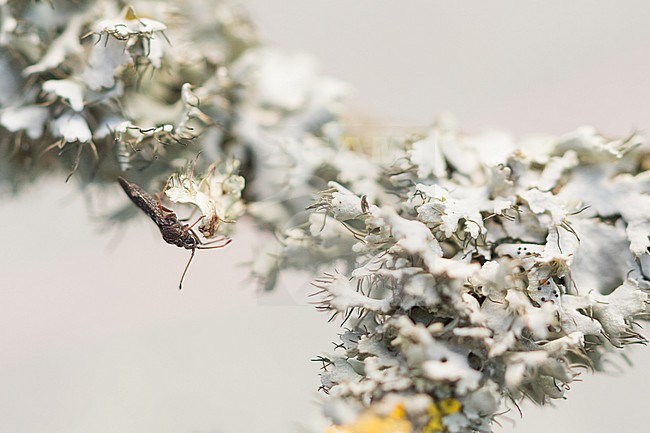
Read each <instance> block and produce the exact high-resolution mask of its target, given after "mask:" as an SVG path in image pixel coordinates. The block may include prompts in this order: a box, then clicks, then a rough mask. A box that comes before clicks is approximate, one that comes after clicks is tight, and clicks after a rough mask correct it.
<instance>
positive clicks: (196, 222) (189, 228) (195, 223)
mask: <svg viewBox="0 0 650 433" xmlns="http://www.w3.org/2000/svg"><path fill="white" fill-rule="evenodd" d="M202 219H203V215H201V216H200V217H199V218H198V219H197V220H196V221H194V222H193V223H192V225H191V226H185V227H184V228H183V230H184V231H188V230H192V227H194V226H195V225H197V224H198V222H199V221H201V220H202ZM192 233H194V232H192ZM194 234H195V235H196V233H194Z"/></svg>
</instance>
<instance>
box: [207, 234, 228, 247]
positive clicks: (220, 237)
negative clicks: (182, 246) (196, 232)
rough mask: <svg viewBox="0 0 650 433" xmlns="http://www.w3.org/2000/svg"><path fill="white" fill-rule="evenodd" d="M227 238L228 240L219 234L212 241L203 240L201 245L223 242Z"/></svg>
mask: <svg viewBox="0 0 650 433" xmlns="http://www.w3.org/2000/svg"><path fill="white" fill-rule="evenodd" d="M225 240H226V238H225V237H223V236H219V237H218V238H217V239H213V240H211V241H210V242H201V245H211V244H215V243H217V242H222V241H225Z"/></svg>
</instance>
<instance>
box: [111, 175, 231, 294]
mask: <svg viewBox="0 0 650 433" xmlns="http://www.w3.org/2000/svg"><path fill="white" fill-rule="evenodd" d="M117 180H118V182H119V183H120V186H122V189H123V190H124V192H125V193H126V195H127V196H129V198H130V199H131V201H132V202H133V203H134V204H135V205H136V206H137V207H139V208H140V209H141V210H142V211H143V212H144V213H146V214H147V215H148V216H149V218H151V219H152V220H153V222H155V223H156V225H157V226H158V229H159V230H160V234H161V235H162V238H163V240H164V241H165V242H167V243H168V244H172V245H176V246H177V247H180V248H185V249H188V250H192V255H191V256H190V260H189V261H188V262H187V265H186V266H185V270H184V271H183V275H182V276H181V281H180V284H179V285H178V288H179V289H182V288H183V279H184V278H185V273H186V272H187V269H188V268H189V266H190V263H191V262H192V259H193V258H194V253H195V252H196V250H197V249H200V250H207V249H214V248H223V247H225V246H226V245H228V244H229V243H230V242H231V240H230V239H228V240H227V241H226V242H225V243H224V244H222V245H217V246H212V247H209V246H207V245H206V244H204V243H203V242H202V241H201V239H200V238H199V237H198V235H197V234H196V233H195V232H194V230H192V227H193V226H194V224H196V223H194V224H192V225H191V226H189V225H187V224H183V223H182V222H180V221H179V220H178V217H177V216H176V214H175V213H174V212H173V211H172V210H170V209H167V208H165V207H164V206H163V205H162V204H160V201H159V200H154V198H153V197H151V195H149V193H148V192H146V191H145V190H144V189H142V188H141V187H139V186H138V185H136V184H134V183H131V182H129V181H128V180H126V179H124V178H123V177H118V178H117ZM202 217H203V216H201V217H200V218H199V219H198V220H197V222H198V221H200V220H201V218H202Z"/></svg>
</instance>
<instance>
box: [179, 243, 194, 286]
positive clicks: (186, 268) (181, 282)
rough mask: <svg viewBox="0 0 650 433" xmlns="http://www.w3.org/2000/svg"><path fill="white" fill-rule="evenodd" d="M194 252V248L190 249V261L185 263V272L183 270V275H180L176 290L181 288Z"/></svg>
mask: <svg viewBox="0 0 650 433" xmlns="http://www.w3.org/2000/svg"><path fill="white" fill-rule="evenodd" d="M195 252H196V248H194V249H192V255H191V256H190V259H189V260H188V261H187V265H185V270H183V275H181V281H180V282H179V283H178V290H181V289H182V288H183V279H184V278H185V274H186V273H187V270H188V268H189V267H190V263H192V259H193V258H194V253H195Z"/></svg>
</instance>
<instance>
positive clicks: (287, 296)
mask: <svg viewBox="0 0 650 433" xmlns="http://www.w3.org/2000/svg"><path fill="white" fill-rule="evenodd" d="M245 5H246V6H247V7H248V8H249V10H250V11H251V13H252V15H253V19H254V21H255V22H256V23H257V24H258V27H259V32H260V34H261V36H262V38H263V39H264V40H265V41H266V42H267V43H268V44H271V45H274V46H276V47H279V48H282V49H285V50H289V51H295V50H298V51H307V52H310V53H312V54H313V55H314V56H315V57H316V58H317V59H319V61H320V63H321V70H322V72H323V73H325V74H328V75H332V76H335V77H337V78H340V79H342V80H344V81H346V82H348V83H350V85H351V86H352V88H353V89H354V92H353V93H352V95H351V96H350V99H349V105H350V107H351V112H350V118H351V119H355V120H354V121H351V123H352V124H351V126H352V127H355V128H359V129H364V128H367V129H373V128H381V130H382V131H383V132H382V133H384V134H392V133H395V134H398V133H399V132H400V131H404V130H422V129H425V128H426V127H427V126H428V125H429V124H430V123H431V122H432V121H433V120H434V119H435V117H436V116H437V115H438V114H440V113H442V112H445V111H449V112H451V113H453V114H454V115H455V116H456V117H457V118H458V120H459V122H460V124H461V125H462V126H463V128H464V129H465V131H467V132H478V131H480V130H483V129H486V128H494V127H498V128H503V129H507V130H509V131H512V132H513V133H515V134H516V135H517V136H521V135H524V134H527V133H535V132H543V133H553V134H561V133H564V132H568V131H571V130H573V129H575V128H576V127H578V126H581V125H584V124H591V125H594V126H596V127H597V128H598V129H599V130H600V131H602V132H605V133H608V134H612V135H625V134H628V133H630V132H631V131H633V130H635V129H636V130H639V131H641V132H643V133H646V136H647V132H648V131H649V127H650V60H649V59H650V57H649V56H648V52H649V51H650V26H649V25H648V23H649V20H650V3H648V2H646V1H641V0H638V1H624V2H609V1H586V0H585V1H573V2H570V3H569V2H564V1H557V0H552V1H549V0H547V1H544V2H526V3H521V2H518V1H515V0H509V1H504V0H495V1H491V2H481V1H466V2H462V4H456V3H454V4H451V3H448V2H444V3H443V2H439V1H430V0H410V1H409V2H400V1H397V0H386V1H382V2H377V1H376V0H355V1H353V2H351V1H349V0H284V1H282V2H279V1H269V0H248V1H246V2H245ZM359 119H363V120H359ZM111 200H125V197H124V196H123V193H122V192H121V191H120V190H118V187H117V185H116V187H115V189H114V191H113V196H112V198H111ZM97 202H99V200H97ZM101 213H102V208H101V207H100V206H98V205H97V203H94V202H92V201H88V200H85V199H84V198H82V196H81V195H80V194H79V193H78V191H77V190H76V187H75V185H74V182H70V183H69V184H65V185H64V184H63V180H62V179H54V180H50V181H48V182H40V183H38V184H37V185H35V186H34V187H32V188H30V189H29V190H28V191H26V193H25V194H23V195H21V196H19V197H16V198H7V197H3V200H2V202H0V215H2V218H1V220H0V221H2V224H0V239H1V240H2V243H3V248H1V249H0V271H1V272H0V347H1V349H0V384H1V385H0V432H2V433H4V432H7V433H59V432H61V433H64V432H65V433H82V432H83V433H88V432H93V433H103V432H106V433H122V432H124V433H126V432H129V433H154V432H155V433H217V432H224V433H262V432H264V433H268V432H274V433H275V432H277V433H281V432H282V433H285V432H286V433H291V432H300V431H301V429H302V428H303V427H304V426H305V425H306V424H308V421H309V420H311V419H315V418H316V413H317V409H318V408H317V405H316V404H315V402H317V401H318V399H319V398H321V397H319V395H318V393H317V392H316V389H317V388H318V385H319V379H318V365H317V364H316V363H313V362H310V359H311V358H313V357H314V356H315V355H318V354H319V353H320V352H323V351H329V350H331V349H332V348H333V346H332V343H331V341H333V340H335V338H336V337H335V334H336V332H337V329H338V328H337V325H336V324H327V323H326V320H327V316H324V315H322V314H320V313H317V312H316V311H314V309H313V308H312V307H311V306H308V305H306V304H305V303H304V294H305V293H309V288H308V286H307V281H303V280H299V279H297V280H292V281H284V282H283V284H282V288H281V290H280V291H279V292H278V293H275V294H273V295H259V294H258V293H257V292H256V287H255V284H254V283H253V282H252V281H251V280H250V278H249V271H248V268H247V266H246V264H247V262H249V261H250V260H251V257H252V255H253V251H254V250H255V249H256V248H257V247H258V246H259V245H260V243H261V239H260V235H259V234H258V233H256V232H255V230H254V228H253V227H252V225H250V224H248V223H247V222H246V221H244V222H242V223H241V224H239V231H238V233H237V235H236V237H235V241H234V242H233V244H232V245H231V246H230V247H228V249H227V250H221V251H220V250H216V251H203V252H201V253H199V254H197V257H196V258H195V260H194V263H193V264H192V267H191V268H190V271H189V274H188V277H187V279H186V281H185V285H184V289H183V291H182V292H179V291H178V290H177V285H178V279H179V277H180V274H181V272H182V270H183V267H184V265H185V263H186V260H187V258H188V254H187V252H185V251H181V250H180V249H178V248H173V247H171V246H167V245H164V244H163V243H162V242H161V240H160V236H159V233H158V232H157V229H156V228H155V227H154V226H153V225H152V224H151V223H150V221H149V220H147V219H146V218H145V217H144V216H142V217H141V218H137V219H136V220H135V221H134V222H133V223H132V224H130V225H127V226H124V227H109V226H107V225H106V224H103V223H102V221H101ZM630 359H631V361H632V362H633V366H631V367H630V366H627V365H625V362H624V361H623V359H622V358H621V360H620V362H618V364H617V365H612V368H611V370H612V372H611V373H609V374H601V375H598V376H594V377H590V376H589V375H588V374H586V375H585V377H584V379H585V382H584V383H575V384H574V385H573V386H572V388H573V389H572V391H571V392H570V393H569V399H568V400H567V401H561V402H558V403H557V404H556V406H557V407H556V408H547V409H544V410H541V409H539V408H534V407H530V406H528V407H527V406H525V407H524V408H523V410H524V418H523V419H519V415H518V414H516V413H510V414H508V415H507V416H505V417H504V418H502V419H501V423H502V424H503V427H498V426H497V427H496V428H495V430H496V431H497V432H500V433H507V432H514V431H517V432H527V433H536V432H546V431H548V430H549V429H552V430H553V431H554V432H555V433H569V432H571V433H575V432H583V431H585V432H587V431H588V432H590V433H599V432H610V431H625V432H627V431H629V432H637V431H645V430H646V423H647V422H646V417H645V411H646V406H647V404H646V395H647V392H646V390H647V389H648V387H649V386H650V375H647V374H645V369H647V368H648V367H649V366H650V350H648V349H646V348H643V347H640V348H637V349H636V350H633V351H631V352H630ZM513 423H516V424H515V427H513Z"/></svg>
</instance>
